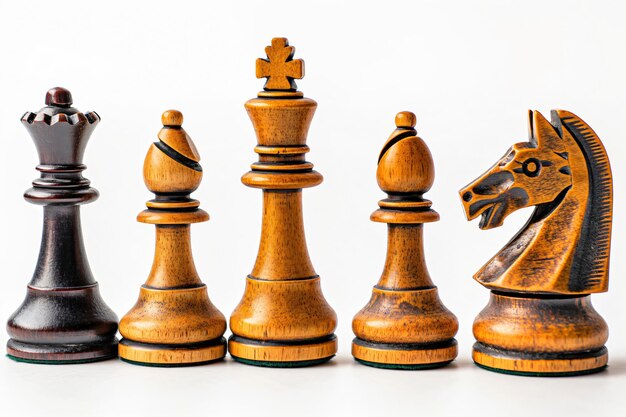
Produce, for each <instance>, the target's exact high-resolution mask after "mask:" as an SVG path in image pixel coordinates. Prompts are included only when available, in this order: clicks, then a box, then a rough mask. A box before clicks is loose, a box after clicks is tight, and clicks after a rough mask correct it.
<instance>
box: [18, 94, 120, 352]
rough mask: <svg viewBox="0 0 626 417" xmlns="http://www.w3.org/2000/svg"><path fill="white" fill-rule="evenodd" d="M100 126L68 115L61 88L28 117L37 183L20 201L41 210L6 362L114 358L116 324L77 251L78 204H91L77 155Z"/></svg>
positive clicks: (90, 117)
mask: <svg viewBox="0 0 626 417" xmlns="http://www.w3.org/2000/svg"><path fill="white" fill-rule="evenodd" d="M98 122H100V117H99V116H98V115H97V114H96V113H95V112H87V113H82V112H80V111H78V110H77V109H75V108H74V107H72V95H71V93H70V92H69V91H68V90H66V89H64V88H61V87H57V88H53V89H51V90H49V91H48V93H47V94H46V107H44V108H42V109H41V110H40V111H39V112H37V113H31V112H27V113H26V114H24V116H23V117H22V123H23V124H24V126H25V127H26V129H27V130H28V132H29V133H30V135H31V137H32V139H33V141H34V143H35V146H36V147H37V152H38V154H39V162H40V164H39V165H38V166H37V170H38V171H40V172H41V177H40V178H38V179H36V180H34V181H33V188H31V189H30V190H28V191H26V193H25V194H24V198H25V199H26V200H27V201H28V202H30V203H33V204H38V205H42V206H43V209H44V218H43V220H44V224H43V235H42V241H41V248H40V252H39V259H38V261H37V266H36V267H35V273H34V274H33V277H32V279H31V281H30V283H29V285H28V288H27V292H26V298H25V300H24V302H23V303H22V305H21V306H20V307H19V308H18V309H17V311H16V312H15V313H13V315H11V317H10V318H9V321H8V323H7V330H8V333H9V336H11V339H10V340H9V341H8V343H7V353H8V354H9V357H11V358H13V359H16V360H19V361H25V362H35V363H82V362H91V361H97V360H103V359H109V358H113V357H115V356H117V338H116V337H115V335H116V333H117V316H116V315H115V313H114V312H113V311H112V310H111V309H110V308H109V307H108V306H107V305H106V304H105V302H104V300H102V298H101V296H100V291H99V288H98V283H97V282H96V280H95V278H94V277H93V275H92V273H91V269H90V267H89V263H88V261H87V255H86V251H85V247H84V244H83V236H82V230H81V223H80V207H79V204H86V203H89V202H92V201H95V200H96V199H97V198H98V191H96V190H95V189H94V188H91V187H90V186H89V185H90V181H89V180H88V179H86V178H84V177H83V176H82V171H84V170H85V169H86V166H85V165H84V164H83V155H84V152H85V148H86V146H87V143H88V141H89V138H90V136H91V134H92V132H93V130H94V129H95V127H96V125H97V124H98Z"/></svg>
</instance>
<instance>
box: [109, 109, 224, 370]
mask: <svg viewBox="0 0 626 417" xmlns="http://www.w3.org/2000/svg"><path fill="white" fill-rule="evenodd" d="M161 119H162V122H163V129H161V131H160V132H159V135H158V138H159V141H158V142H155V143H153V144H152V145H151V146H150V149H149V150H148V154H147V155H146V159H145V162H144V166H143V176H144V181H145V183H146V186H147V187H148V189H149V190H150V191H152V192H153V193H155V196H156V198H155V199H153V200H150V201H148V202H147V203H146V206H147V207H148V209H147V210H144V211H142V212H141V213H140V214H139V216H137V220H138V221H140V222H142V223H149V224H154V225H155V226H156V248H155V254H154V262H153V264H152V270H151V271H150V276H149V277H148V280H147V281H146V283H145V284H144V285H143V286H142V287H141V289H140V291H139V299H138V300H137V303H136V304H135V306H134V307H133V308H132V309H131V310H130V311H129V312H128V314H126V315H125V316H124V317H123V318H122V321H121V322H120V333H121V334H122V336H124V338H123V339H122V340H121V341H120V346H119V354H120V358H122V359H123V360H125V361H128V362H133V363H138V364H144V365H152V366H184V365H198V364H203V363H209V362H214V361H218V360H220V359H222V358H223V357H224V356H225V355H226V339H224V338H223V337H222V335H223V334H224V332H225V331H226V319H225V317H224V315H223V314H222V313H221V312H220V311H218V310H217V308H215V306H214V305H213V304H212V303H211V301H210V300H209V296H208V292H207V288H206V285H205V284H204V283H202V281H201V280H200V277H199V276H198V273H197V272H196V267H195V265H194V262H193V257H192V254H191V239H190V224H191V223H199V222H205V221H207V220H209V215H208V214H207V212H205V211H204V210H202V209H200V208H199V206H200V202H199V201H198V200H194V199H191V198H190V197H189V195H190V194H191V193H192V192H193V191H195V190H196V189H197V188H198V186H199V185H200V181H201V180H202V167H201V166H200V164H199V161H200V155H199V154H198V151H197V149H196V146H195V145H194V143H193V141H192V140H191V138H190V137H189V135H187V132H185V130H184V129H183V128H182V127H181V125H182V123H183V115H182V114H181V113H180V112H179V111H176V110H168V111H166V112H165V113H163V115H162V117H161Z"/></svg>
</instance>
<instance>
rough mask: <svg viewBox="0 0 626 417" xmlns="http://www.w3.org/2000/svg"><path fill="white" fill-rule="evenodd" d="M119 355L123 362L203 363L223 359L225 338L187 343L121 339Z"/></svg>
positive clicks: (159, 364)
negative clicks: (160, 343)
mask: <svg viewBox="0 0 626 417" xmlns="http://www.w3.org/2000/svg"><path fill="white" fill-rule="evenodd" d="M119 356H120V359H122V360H123V361H124V362H128V363H132V364H135V365H144V366H157V367H178V366H193V365H205V364H208V363H212V362H217V361H220V360H222V359H224V356H226V339H224V338H223V337H221V338H219V339H215V340H210V341H208V342H203V343H194V344H188V345H157V344H152V343H140V342H134V341H132V340H128V339H122V340H121V341H120V345H119Z"/></svg>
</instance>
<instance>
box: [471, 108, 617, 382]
mask: <svg viewBox="0 0 626 417" xmlns="http://www.w3.org/2000/svg"><path fill="white" fill-rule="evenodd" d="M529 132H530V141H529V142H524V143H518V144H516V145H513V147H512V148H511V149H510V150H509V151H507V153H506V154H505V155H504V157H503V158H502V159H500V161H498V162H497V163H496V164H495V165H494V166H493V167H492V168H491V169H489V170H488V171H487V172H485V173H484V174H483V175H481V176H480V177H479V178H478V179H476V180H475V181H474V182H472V183H471V184H470V185H468V186H467V187H465V188H463V189H462V190H461V191H460V195H461V199H462V200H463V205H464V208H465V212H466V214H467V217H468V219H470V220H471V219H474V218H476V217H478V216H482V220H481V222H480V228H481V229H490V228H493V227H497V226H500V225H502V223H503V221H504V219H505V218H506V216H508V215H509V214H510V213H512V212H514V211H515V210H518V209H520V208H523V207H529V206H536V207H535V211H534V212H533V214H532V216H531V217H530V219H529V220H528V222H527V223H526V225H525V226H524V227H523V229H522V230H521V231H520V232H518V233H517V235H515V237H513V239H512V240H511V241H510V242H509V243H508V244H507V245H506V246H505V247H504V248H503V249H502V250H501V251H500V252H498V253H497V254H496V255H495V256H494V257H493V258H492V259H491V260H490V261H489V262H488V263H487V264H486V265H485V266H483V267H482V268H481V269H480V270H479V271H478V272H477V273H476V275H475V276H474V278H475V279H476V280H477V281H478V282H480V283H481V284H482V285H484V286H485V287H487V288H489V289H490V290H491V299H490V301H489V304H488V305H487V307H486V308H485V309H484V310H483V311H482V312H481V313H480V314H479V315H478V317H477V318H476V320H475V322H474V336H475V337H476V339H477V343H476V344H475V345H474V352H473V358H474V361H475V362H476V363H477V364H478V365H480V366H482V367H485V368H487V369H491V370H496V371H501V372H507V373H519V374H527V375H575V374H584V373H591V372H596V371H599V370H602V369H603V368H604V367H605V366H606V364H607V358H608V353H607V349H606V347H605V346H604V344H605V342H606V340H607V338H608V327H607V325H606V323H605V322H604V320H603V319H602V317H600V315H599V314H598V313H597V312H596V311H595V310H594V308H593V306H592V305H591V300H590V296H589V294H591V293H597V292H604V291H607V288H608V272H609V252H610V243H611V220H612V204H613V196H612V193H613V184H612V177H611V168H610V165H609V159H608V157H607V154H606V151H605V150H604V146H603V145H602V142H600V139H599V138H598V136H597V135H596V134H595V133H594V131H593V130H592V129H591V128H590V127H589V126H588V125H587V124H586V123H585V122H584V121H582V120H581V119H580V118H578V117H577V116H575V115H574V114H572V113H570V112H567V111H563V110H556V111H552V123H550V122H548V121H547V120H546V119H545V118H544V117H543V116H542V115H541V114H540V113H539V112H536V111H535V112H531V113H530V114H529Z"/></svg>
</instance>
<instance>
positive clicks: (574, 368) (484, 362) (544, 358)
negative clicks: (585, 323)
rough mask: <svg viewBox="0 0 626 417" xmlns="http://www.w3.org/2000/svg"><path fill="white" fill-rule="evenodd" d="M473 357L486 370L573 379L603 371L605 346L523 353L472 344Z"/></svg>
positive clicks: (605, 360) (478, 343)
mask: <svg viewBox="0 0 626 417" xmlns="http://www.w3.org/2000/svg"><path fill="white" fill-rule="evenodd" d="M472 358H473V359H474V362H475V363H476V365H478V366H480V367H481V368H484V369H487V370H489V371H494V372H500V373H505V374H512V375H522V376H576V375H586V374H593V373H596V372H600V371H602V370H604V369H605V368H606V365H607V362H608V359H609V353H608V351H607V349H606V347H602V348H600V349H597V350H593V351H586V352H574V353H549V354H548V353H525V352H514V351H506V350H500V349H496V348H493V347H490V346H486V345H483V344H482V343H480V342H476V343H475V344H474V349H473V352H472Z"/></svg>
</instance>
